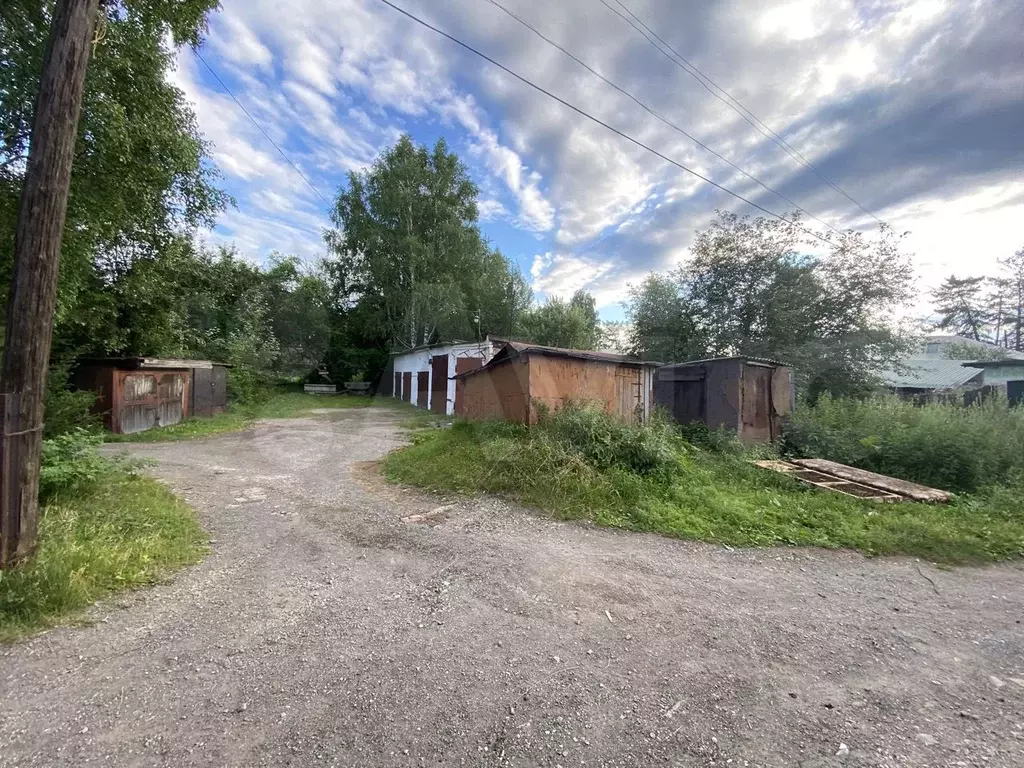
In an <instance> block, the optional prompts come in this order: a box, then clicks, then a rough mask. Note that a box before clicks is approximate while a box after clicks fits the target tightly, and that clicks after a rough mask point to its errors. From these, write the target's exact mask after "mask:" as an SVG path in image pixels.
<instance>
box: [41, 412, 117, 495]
mask: <svg viewBox="0 0 1024 768" xmlns="http://www.w3.org/2000/svg"><path fill="white" fill-rule="evenodd" d="M102 443H103V436H102V435H101V434H100V433H99V432H96V431H91V430H87V429H83V428H82V427H74V428H72V429H70V430H68V431H67V432H64V433H63V434H61V435H57V436H56V437H52V438H49V439H47V440H43V455H42V466H41V467H40V470H39V497H40V499H41V500H42V501H43V502H44V503H45V501H46V500H47V499H49V498H51V497H53V496H55V495H57V494H58V493H61V492H63V491H82V490H87V489H88V488H89V487H91V486H92V485H94V484H95V483H96V482H97V481H99V480H100V479H101V478H102V477H103V475H104V474H106V473H109V472H110V471H112V469H114V467H115V466H116V465H115V464H114V462H112V461H110V460H109V459H105V458H104V457H102V456H100V454H99V447H100V445H101V444H102Z"/></svg>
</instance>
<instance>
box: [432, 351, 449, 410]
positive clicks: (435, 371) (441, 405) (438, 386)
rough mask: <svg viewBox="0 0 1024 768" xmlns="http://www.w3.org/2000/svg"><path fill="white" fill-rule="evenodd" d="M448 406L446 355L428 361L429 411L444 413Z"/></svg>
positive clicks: (436, 356)
mask: <svg viewBox="0 0 1024 768" xmlns="http://www.w3.org/2000/svg"><path fill="white" fill-rule="evenodd" d="M447 406H448V355H435V356H434V357H432V358H431V359H430V410H432V411H433V412H434V413H441V414H443V413H445V412H446V411H447Z"/></svg>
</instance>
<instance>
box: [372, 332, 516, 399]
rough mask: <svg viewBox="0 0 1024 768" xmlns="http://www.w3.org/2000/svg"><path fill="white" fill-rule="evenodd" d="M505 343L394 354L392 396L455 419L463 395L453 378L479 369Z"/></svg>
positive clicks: (436, 346) (433, 347) (455, 345)
mask: <svg viewBox="0 0 1024 768" xmlns="http://www.w3.org/2000/svg"><path fill="white" fill-rule="evenodd" d="M502 344H504V341H503V340H501V339H492V338H487V339H486V340H484V341H467V342H454V343H450V344H431V345H429V346H422V347H413V348H412V349H407V350H405V351H403V352H393V353H392V354H391V363H392V367H393V370H394V382H393V388H392V396H393V397H397V398H400V399H401V400H404V401H405V402H407V403H412V404H413V405H415V406H416V407H417V408H427V409H429V410H431V411H433V412H434V413H444V414H448V415H449V416H454V415H455V413H456V405H457V403H458V400H459V399H460V394H461V392H460V391H459V389H460V388H459V387H456V384H457V383H458V382H456V381H455V380H454V378H453V377H454V376H455V375H456V374H458V373H465V372H466V371H470V370H472V369H473V368H479V367H480V366H481V365H483V364H484V363H486V362H487V361H488V360H490V359H491V358H492V357H493V356H494V353H495V352H496V351H497V350H498V349H500V348H501V346H502Z"/></svg>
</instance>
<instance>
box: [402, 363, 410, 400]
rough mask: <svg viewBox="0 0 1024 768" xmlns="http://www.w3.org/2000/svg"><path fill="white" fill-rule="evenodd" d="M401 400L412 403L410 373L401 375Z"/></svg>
mask: <svg viewBox="0 0 1024 768" xmlns="http://www.w3.org/2000/svg"><path fill="white" fill-rule="evenodd" d="M402 399H403V400H405V402H407V403H411V402H412V371H406V372H405V373H403V374H402Z"/></svg>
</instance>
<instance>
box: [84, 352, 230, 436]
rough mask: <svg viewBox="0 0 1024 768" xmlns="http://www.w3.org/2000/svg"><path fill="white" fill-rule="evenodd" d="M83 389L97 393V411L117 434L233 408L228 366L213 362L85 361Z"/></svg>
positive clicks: (139, 359) (125, 359)
mask: <svg viewBox="0 0 1024 768" xmlns="http://www.w3.org/2000/svg"><path fill="white" fill-rule="evenodd" d="M74 383H75V386H76V387H77V388H78V389H82V390H91V391H93V392H95V393H96V402H95V404H94V406H93V410H94V411H95V412H96V413H100V414H102V416H103V421H104V425H105V426H106V427H107V429H109V430H110V431H111V432H116V433H119V434H131V433H133V432H143V431H145V430H147V429H152V428H153V427H166V426H169V425H171V424H177V423H178V422H180V421H183V420H184V419H186V418H188V417H190V416H212V415H214V414H215V413H220V412H221V411H224V410H226V409H227V366H226V365H224V364H222V363H214V362H211V361H209V360H177V359H163V358H154V357H119V358H104V359H92V360H83V361H82V362H81V363H80V365H79V367H78V369H77V371H76V373H75V376H74Z"/></svg>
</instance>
